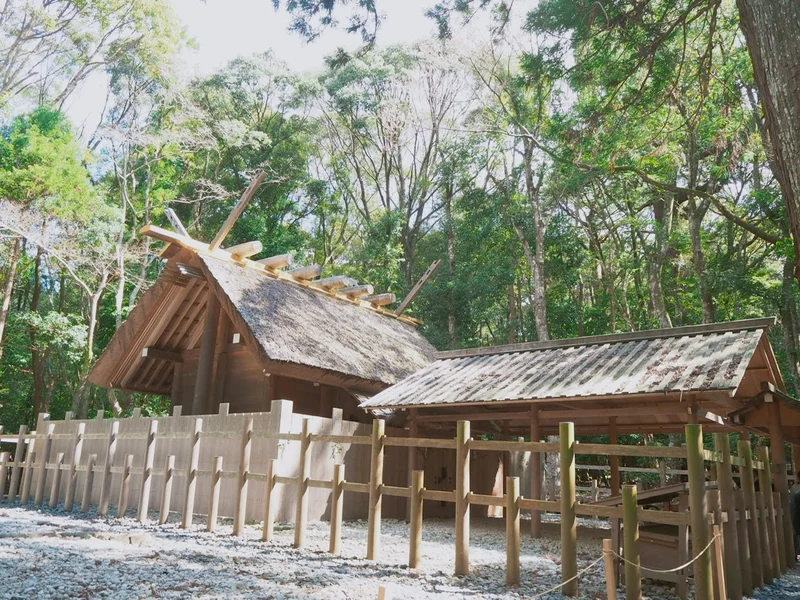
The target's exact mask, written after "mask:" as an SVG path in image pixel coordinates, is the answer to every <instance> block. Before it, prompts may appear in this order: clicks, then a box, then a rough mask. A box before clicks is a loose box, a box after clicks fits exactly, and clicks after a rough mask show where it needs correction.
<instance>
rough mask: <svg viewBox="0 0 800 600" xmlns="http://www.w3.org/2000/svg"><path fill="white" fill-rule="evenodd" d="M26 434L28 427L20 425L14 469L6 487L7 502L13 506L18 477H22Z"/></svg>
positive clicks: (15, 498) (17, 488) (17, 487)
mask: <svg viewBox="0 0 800 600" xmlns="http://www.w3.org/2000/svg"><path fill="white" fill-rule="evenodd" d="M27 434H28V426H27V425H20V426H19V434H18V435H17V447H16V450H15V451H14V468H13V469H12V470H11V484H10V485H9V486H8V502H9V504H13V503H14V502H16V500H17V491H18V490H19V482H20V476H21V475H22V461H23V458H24V453H25V447H26V446H27V444H26V443H25V436H26V435H27Z"/></svg>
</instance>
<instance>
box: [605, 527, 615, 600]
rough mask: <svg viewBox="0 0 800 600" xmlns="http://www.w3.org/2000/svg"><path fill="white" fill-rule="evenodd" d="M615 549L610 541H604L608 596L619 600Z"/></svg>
mask: <svg viewBox="0 0 800 600" xmlns="http://www.w3.org/2000/svg"><path fill="white" fill-rule="evenodd" d="M614 558H615V557H614V547H613V543H612V542H611V540H610V539H607V540H603V564H604V565H605V568H606V569H605V570H606V596H608V600H617V576H616V575H615V574H614Z"/></svg>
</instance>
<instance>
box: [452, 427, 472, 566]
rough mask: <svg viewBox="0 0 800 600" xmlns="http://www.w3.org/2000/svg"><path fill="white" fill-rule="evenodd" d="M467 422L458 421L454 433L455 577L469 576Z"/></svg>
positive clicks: (468, 431) (468, 434)
mask: <svg viewBox="0 0 800 600" xmlns="http://www.w3.org/2000/svg"><path fill="white" fill-rule="evenodd" d="M469 441H470V424H469V421H459V422H458V424H457V433H456V536H455V537H456V569H455V573H456V575H457V576H458V575H469V525H470V519H469V490H470V481H469V469H470V460H469V459H470V456H469Z"/></svg>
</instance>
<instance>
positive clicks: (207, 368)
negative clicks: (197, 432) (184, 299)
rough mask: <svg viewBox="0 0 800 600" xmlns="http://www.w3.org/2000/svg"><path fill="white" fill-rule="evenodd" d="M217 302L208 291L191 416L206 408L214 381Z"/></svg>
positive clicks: (217, 319)
mask: <svg viewBox="0 0 800 600" xmlns="http://www.w3.org/2000/svg"><path fill="white" fill-rule="evenodd" d="M219 308H220V307H219V300H218V299H217V295H216V294H215V293H214V292H213V291H212V290H208V300H207V301H206V314H205V318H204V320H203V337H202V341H201V342H200V360H199V361H198V363H197V382H196V383H195V386H194V399H193V402H192V414H193V415H199V414H202V412H203V410H204V409H205V408H206V407H207V406H208V398H209V394H210V392H211V382H212V381H213V379H214V369H213V366H214V348H215V347H216V345H217V339H216V338H217V329H218V327H217V326H218V321H219Z"/></svg>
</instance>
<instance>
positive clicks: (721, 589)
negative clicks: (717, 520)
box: [712, 525, 728, 600]
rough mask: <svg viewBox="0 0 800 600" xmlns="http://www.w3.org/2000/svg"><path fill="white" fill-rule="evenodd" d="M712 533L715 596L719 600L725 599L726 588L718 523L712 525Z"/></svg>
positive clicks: (720, 532)
mask: <svg viewBox="0 0 800 600" xmlns="http://www.w3.org/2000/svg"><path fill="white" fill-rule="evenodd" d="M712 533H713V535H714V563H715V564H716V565H717V567H716V569H715V570H716V572H717V581H716V585H717V588H716V589H717V597H718V598H719V599H720V600H725V599H726V598H727V597H728V592H727V589H728V588H727V585H726V577H725V560H724V559H723V558H722V546H723V542H722V539H723V538H722V529H721V528H720V526H719V525H714V526H713V527H712Z"/></svg>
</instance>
